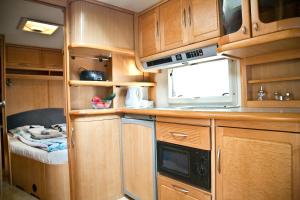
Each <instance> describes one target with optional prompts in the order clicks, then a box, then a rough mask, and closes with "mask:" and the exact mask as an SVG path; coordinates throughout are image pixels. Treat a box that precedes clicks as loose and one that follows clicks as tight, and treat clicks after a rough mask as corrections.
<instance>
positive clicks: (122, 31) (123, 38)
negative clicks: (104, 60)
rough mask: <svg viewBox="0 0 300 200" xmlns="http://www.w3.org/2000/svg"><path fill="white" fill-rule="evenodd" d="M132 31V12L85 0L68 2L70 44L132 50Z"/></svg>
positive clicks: (104, 48) (121, 50)
mask: <svg viewBox="0 0 300 200" xmlns="http://www.w3.org/2000/svg"><path fill="white" fill-rule="evenodd" d="M133 31H134V28H133V14H130V13H126V12H125V11H124V12H122V11H120V10H115V9H112V8H108V7H104V6H100V5H98V4H94V3H90V2H87V1H74V2H72V3H71V5H70V36H71V37H70V45H71V46H80V45H81V46H83V47H94V48H98V49H103V50H108V51H120V52H125V51H132V52H133V50H134V39H133V37H134V33H133Z"/></svg>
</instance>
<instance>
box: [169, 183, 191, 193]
mask: <svg viewBox="0 0 300 200" xmlns="http://www.w3.org/2000/svg"><path fill="white" fill-rule="evenodd" d="M172 187H173V188H174V190H176V191H178V192H182V193H184V194H187V193H189V191H188V190H186V189H183V188H181V187H178V186H177V185H172Z"/></svg>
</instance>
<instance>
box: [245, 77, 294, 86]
mask: <svg viewBox="0 0 300 200" xmlns="http://www.w3.org/2000/svg"><path fill="white" fill-rule="evenodd" d="M297 80H300V76H294V77H281V78H269V79H258V80H249V81H248V83H249V84H257V83H271V82H281V81H297Z"/></svg>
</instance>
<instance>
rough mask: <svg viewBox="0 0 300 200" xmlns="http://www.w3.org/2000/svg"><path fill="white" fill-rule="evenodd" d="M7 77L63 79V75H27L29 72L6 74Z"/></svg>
mask: <svg viewBox="0 0 300 200" xmlns="http://www.w3.org/2000/svg"><path fill="white" fill-rule="evenodd" d="M6 78H9V79H29V80H50V81H51V80H52V81H62V80H64V77H63V76H48V75H27V74H6Z"/></svg>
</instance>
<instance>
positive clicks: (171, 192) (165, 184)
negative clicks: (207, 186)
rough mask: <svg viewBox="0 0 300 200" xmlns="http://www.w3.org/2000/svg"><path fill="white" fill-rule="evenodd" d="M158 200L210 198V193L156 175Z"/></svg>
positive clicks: (207, 199) (202, 199) (200, 199)
mask: <svg viewBox="0 0 300 200" xmlns="http://www.w3.org/2000/svg"><path fill="white" fill-rule="evenodd" d="M157 187H158V200H211V195H210V194H208V193H207V192H204V191H202V190H200V189H198V188H195V187H192V186H190V185H187V184H185V183H182V182H179V181H176V180H173V179H170V178H167V177H164V176H161V175H159V176H158V186H157Z"/></svg>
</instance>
